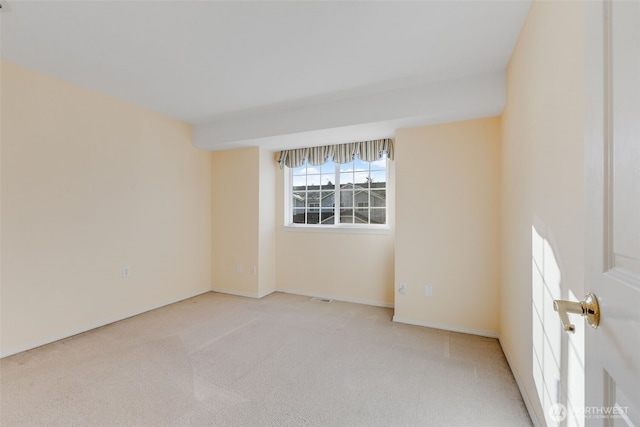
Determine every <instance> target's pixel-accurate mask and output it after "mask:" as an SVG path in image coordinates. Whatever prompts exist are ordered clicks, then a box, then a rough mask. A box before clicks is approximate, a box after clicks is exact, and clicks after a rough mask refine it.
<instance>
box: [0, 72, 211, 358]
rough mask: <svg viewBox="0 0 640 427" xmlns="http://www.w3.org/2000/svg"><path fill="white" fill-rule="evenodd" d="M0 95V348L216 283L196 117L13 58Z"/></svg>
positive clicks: (206, 159) (12, 348)
mask: <svg viewBox="0 0 640 427" xmlns="http://www.w3.org/2000/svg"><path fill="white" fill-rule="evenodd" d="M1 97H2V98H1V101H2V107H3V108H2V130H1V141H2V146H1V151H2V157H1V159H2V171H1V173H2V193H1V196H2V197H1V199H2V200H1V201H2V216H1V222H2V236H1V239H2V241H1V244H2V259H1V269H2V272H1V277H2V282H1V283H2V285H1V293H2V301H1V310H2V314H1V319H2V326H1V327H2V330H1V332H2V334H1V350H0V352H1V353H2V355H7V354H11V353H14V352H17V351H20V350H24V349H27V348H30V347H33V346H35V345H39V344H43V343H45V342H49V341H51V340H55V339H58V338H61V337H64V336H68V335H70V334H74V333H77V332H80V331H84V330H86V329H90V328H92V327H95V326H99V325H101V324H104V323H108V322H110V321H113V320H118V319H121V318H123V317H126V316H129V315H132V314H136V313H139V312H142V311H146V310H148V309H151V308H155V307H158V306H161V305H165V304H168V303H170V302H173V301H176V300H180V299H183V298H186V297H189V296H192V295H195V294H198V293H202V292H205V291H207V290H209V289H210V287H211V280H210V279H211V272H210V263H211V261H210V260H211V240H210V229H211V223H210V218H211V162H210V156H211V154H210V153H208V152H205V151H200V150H198V149H195V148H193V146H192V144H191V142H192V130H191V126H189V125H187V124H184V123H181V122H178V121H176V120H173V119H169V118H167V117H164V116H161V115H158V114H155V113H152V112H149V111H146V110H143V109H140V108H138V107H135V106H132V105H130V104H126V103H124V102H121V101H117V100H115V99H112V98H109V97H107V96H104V95H101V94H98V93H95V92H92V91H89V90H86V89H83V88H80V87H78V86H74V85H71V84H67V83H65V82H62V81H59V80H56V79H53V78H51V77H48V76H45V75H42V74H39V73H36V72H33V71H30V70H27V69H25V68H21V67H19V66H16V65H13V64H10V63H6V62H3V63H2V94H1ZM124 265H128V266H130V268H131V277H129V278H127V279H123V278H122V277H121V269H122V267H123V266H124Z"/></svg>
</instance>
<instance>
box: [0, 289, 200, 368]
mask: <svg viewBox="0 0 640 427" xmlns="http://www.w3.org/2000/svg"><path fill="white" fill-rule="evenodd" d="M207 292H211V289H205V290H202V291H198V292H195V293H192V294H187V295H183V296H181V297H179V298H177V299H173V300H169V301H166V302H163V303H161V304H155V305H152V306H147V307H145V308H143V309H141V310H136V311H132V312H130V313H126V314H121V315H118V316H113V317H107V318H106V319H102V320H99V321H97V322H94V323H90V324H88V325H85V326H82V327H80V328H75V329H71V330H68V331H65V332H63V333H61V334H57V335H52V336H49V337H47V338H44V339H41V340H38V341H34V342H31V343H29V344H26V345H21V346H18V347H14V348H12V349H10V350H8V351H4V352H2V354H0V359H1V358H4V357H8V356H12V355H14V354H18V353H22V352H23V351H27V350H33V349H34V348H37V347H40V346H43V345H46V344H51V343H52V342H56V341H60V340H63V339H65V338H69V337H72V336H74V335H78V334H81V333H83V332H87V331H90V330H91V329H96V328H99V327H101V326H105V325H108V324H110V323H114V322H119V321H120V320H124V319H128V318H129V317H133V316H137V315H139V314H142V313H146V312H147V311H151V310H155V309H157V308H160V307H164V306H167V305H170V304H174V303H176V302H180V301H184V300H186V299H189V298H193V297H196V296H198V295H202V294H206V293H207Z"/></svg>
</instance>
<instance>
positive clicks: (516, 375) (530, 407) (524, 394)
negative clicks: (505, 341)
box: [498, 338, 546, 427]
mask: <svg viewBox="0 0 640 427" xmlns="http://www.w3.org/2000/svg"><path fill="white" fill-rule="evenodd" d="M498 341H499V342H500V347H501V348H502V352H503V353H504V357H505V358H506V359H507V363H508V364H509V368H510V369H511V372H512V373H513V377H514V378H515V379H516V384H517V385H518V389H519V390H520V395H522V400H524V406H526V407H527V411H528V412H529V417H530V418H531V422H532V423H533V425H534V426H535V427H543V426H545V425H546V421H544V420H543V421H542V422H540V418H538V414H537V413H536V411H535V410H534V409H533V404H532V402H531V397H530V396H529V393H527V390H526V389H525V388H524V386H523V383H522V378H520V373H519V372H518V370H517V369H516V368H515V367H514V365H513V363H511V358H510V356H509V353H508V352H507V351H506V350H505V348H504V346H503V345H502V341H501V340H500V338H498Z"/></svg>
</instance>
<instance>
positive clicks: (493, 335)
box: [393, 316, 500, 338]
mask: <svg viewBox="0 0 640 427" xmlns="http://www.w3.org/2000/svg"><path fill="white" fill-rule="evenodd" d="M393 321H394V322H398V323H406V324H407V325H415V326H426V327H427V328H434V329H442V330H444V331H451V332H460V333H463V334H471V335H479V336H481V337H489V338H499V337H500V335H499V334H498V333H497V332H492V331H483V330H481V329H471V328H459V327H457V326H450V325H443V324H441V323H432V322H423V321H421V320H413V319H407V318H404V317H398V316H393Z"/></svg>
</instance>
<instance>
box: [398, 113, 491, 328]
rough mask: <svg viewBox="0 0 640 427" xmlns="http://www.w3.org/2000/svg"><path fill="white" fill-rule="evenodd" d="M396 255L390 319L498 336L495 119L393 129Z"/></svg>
mask: <svg viewBox="0 0 640 427" xmlns="http://www.w3.org/2000/svg"><path fill="white" fill-rule="evenodd" d="M395 254H396V255H395V259H396V271H395V284H396V293H395V315H394V320H396V321H400V322H405V323H413V324H418V325H427V326H435V327H443V328H445V329H452V330H460V331H467V332H475V333H480V334H485V335H493V336H497V334H498V331H499V283H500V277H499V259H500V121H499V118H495V117H494V118H488V119H480V120H471V121H464V122H456V123H449V124H442V125H434V126H425V127H418V128H411V129H400V130H398V131H397V132H396V248H395ZM402 283H404V284H406V287H407V291H406V294H404V295H402V294H400V293H399V292H398V288H399V286H400V285H401V284H402ZM425 285H430V286H431V287H432V290H433V295H432V296H430V297H427V296H425V294H424V286H425Z"/></svg>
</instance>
